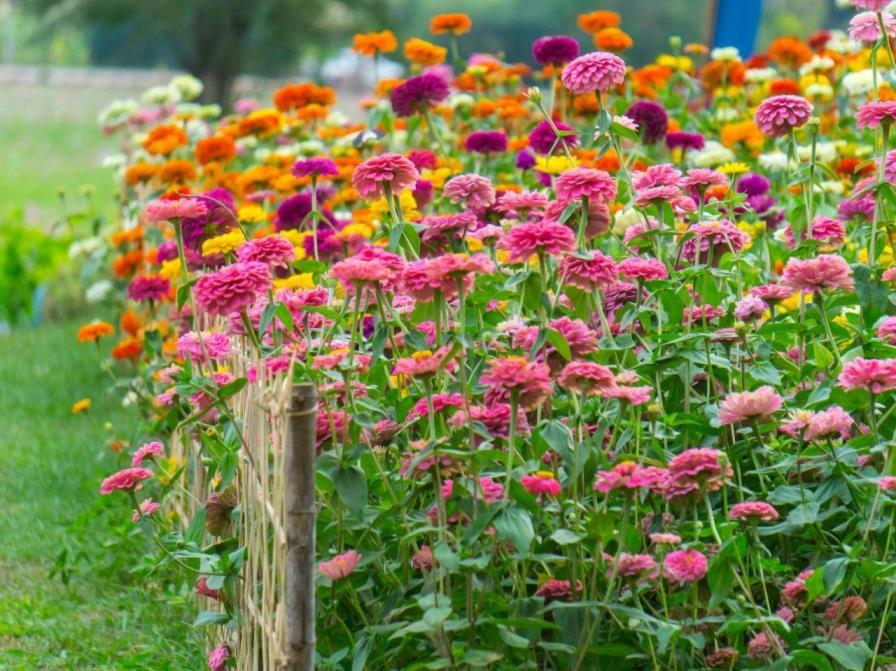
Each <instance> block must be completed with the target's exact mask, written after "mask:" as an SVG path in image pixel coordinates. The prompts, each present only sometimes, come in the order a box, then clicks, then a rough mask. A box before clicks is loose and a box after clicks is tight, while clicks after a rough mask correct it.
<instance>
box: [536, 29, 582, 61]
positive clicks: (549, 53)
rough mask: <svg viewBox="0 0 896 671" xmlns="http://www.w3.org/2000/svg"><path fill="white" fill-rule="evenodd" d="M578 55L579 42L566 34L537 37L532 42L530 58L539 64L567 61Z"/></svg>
mask: <svg viewBox="0 0 896 671" xmlns="http://www.w3.org/2000/svg"><path fill="white" fill-rule="evenodd" d="M578 55H579V43H578V42H577V41H576V40H574V39H573V38H571V37H569V36H568V35H551V36H548V37H539V38H538V39H537V40H535V41H534V42H533V43H532V58H534V59H535V62H536V63H538V64H539V65H560V64H561V63H569V62H570V61H571V60H573V59H575V58H577V57H578Z"/></svg>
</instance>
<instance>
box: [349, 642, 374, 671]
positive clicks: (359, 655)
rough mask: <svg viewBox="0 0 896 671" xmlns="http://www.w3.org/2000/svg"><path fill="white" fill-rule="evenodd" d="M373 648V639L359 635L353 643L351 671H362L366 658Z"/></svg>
mask: <svg viewBox="0 0 896 671" xmlns="http://www.w3.org/2000/svg"><path fill="white" fill-rule="evenodd" d="M372 648H373V637H372V636H368V635H367V634H366V633H364V634H361V635H360V636H359V637H358V640H357V641H356V642H355V647H354V650H353V651H352V652H353V655H354V656H353V657H352V671H364V669H365V668H366V664H367V658H368V657H369V656H370V651H371V649H372Z"/></svg>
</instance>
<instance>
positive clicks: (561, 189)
mask: <svg viewBox="0 0 896 671" xmlns="http://www.w3.org/2000/svg"><path fill="white" fill-rule="evenodd" d="M554 190H555V191H556V192H557V197H558V198H559V199H560V200H561V201H565V202H569V201H572V200H581V199H583V198H588V199H590V200H601V201H604V202H610V201H612V200H613V199H614V198H615V197H616V180H615V179H613V178H612V177H611V176H610V174H609V173H606V172H604V171H603V170H596V169H594V168H573V169H572V170H567V171H566V172H564V173H563V174H561V175H559V176H558V177H557V179H555V180H554Z"/></svg>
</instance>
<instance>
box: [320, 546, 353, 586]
mask: <svg viewBox="0 0 896 671" xmlns="http://www.w3.org/2000/svg"><path fill="white" fill-rule="evenodd" d="M360 561H361V555H360V554H359V553H358V552H357V551H356V550H349V551H348V552H344V553H343V554H341V555H336V556H335V557H333V558H332V559H331V560H329V561H324V562H321V563H320V564H318V565H317V570H318V571H320V573H321V575H323V576H324V577H326V578H329V579H330V580H341V579H342V578H345V577H347V576H349V575H350V574H351V572H352V571H354V570H355V567H356V566H357V565H358V562H360Z"/></svg>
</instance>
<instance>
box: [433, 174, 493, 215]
mask: <svg viewBox="0 0 896 671" xmlns="http://www.w3.org/2000/svg"><path fill="white" fill-rule="evenodd" d="M442 193H443V194H444V195H445V197H446V198H448V200H450V201H451V202H452V203H455V204H459V205H463V206H464V207H469V208H470V209H473V210H484V209H486V208H488V207H491V206H492V205H494V204H495V188H494V187H493V186H492V183H491V181H490V180H489V179H488V177H483V176H482V175H474V174H470V175H458V176H457V177H452V178H451V179H449V180H448V181H447V182H445V188H444V190H443V192H442Z"/></svg>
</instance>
